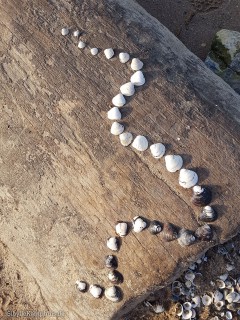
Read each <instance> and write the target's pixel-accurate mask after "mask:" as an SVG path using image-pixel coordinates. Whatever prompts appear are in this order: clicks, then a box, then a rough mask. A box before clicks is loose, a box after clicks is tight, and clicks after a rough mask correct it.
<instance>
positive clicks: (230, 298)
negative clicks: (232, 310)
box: [225, 291, 240, 303]
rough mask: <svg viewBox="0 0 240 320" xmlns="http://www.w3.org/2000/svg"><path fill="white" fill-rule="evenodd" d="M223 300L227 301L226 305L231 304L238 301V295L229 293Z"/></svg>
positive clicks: (239, 296)
mask: <svg viewBox="0 0 240 320" xmlns="http://www.w3.org/2000/svg"><path fill="white" fill-rule="evenodd" d="M225 299H226V300H227V302H228V303H232V302H238V300H239V299H240V294H239V293H237V292H235V291H233V292H230V293H229V294H228V295H227V296H226V297H225Z"/></svg>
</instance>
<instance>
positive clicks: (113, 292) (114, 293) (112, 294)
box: [105, 286, 122, 302]
mask: <svg viewBox="0 0 240 320" xmlns="http://www.w3.org/2000/svg"><path fill="white" fill-rule="evenodd" d="M105 297H106V298H107V299H108V300H110V301H112V302H119V301H120V300H121V299H122V291H121V289H120V288H119V287H116V286H112V287H109V288H107V289H105Z"/></svg>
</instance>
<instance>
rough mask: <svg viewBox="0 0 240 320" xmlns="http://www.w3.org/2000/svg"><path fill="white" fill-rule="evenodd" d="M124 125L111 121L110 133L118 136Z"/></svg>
mask: <svg viewBox="0 0 240 320" xmlns="http://www.w3.org/2000/svg"><path fill="white" fill-rule="evenodd" d="M123 131H124V126H123V125H122V124H121V123H118V122H116V121H115V122H113V124H112V126H111V134H113V135H115V136H118V135H119V134H121V133H123Z"/></svg>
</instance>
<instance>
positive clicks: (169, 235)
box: [162, 223, 178, 242]
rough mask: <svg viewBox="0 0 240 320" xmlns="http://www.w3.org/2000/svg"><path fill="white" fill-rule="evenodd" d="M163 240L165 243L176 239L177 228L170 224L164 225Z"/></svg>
mask: <svg viewBox="0 0 240 320" xmlns="http://www.w3.org/2000/svg"><path fill="white" fill-rule="evenodd" d="M162 236H163V239H164V240H165V241H167V242H169V241H173V240H175V239H177V238H178V231H177V228H176V227H175V226H174V225H173V224H171V223H164V225H163V231H162Z"/></svg>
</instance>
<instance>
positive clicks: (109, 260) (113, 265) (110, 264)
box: [105, 255, 118, 269]
mask: <svg viewBox="0 0 240 320" xmlns="http://www.w3.org/2000/svg"><path fill="white" fill-rule="evenodd" d="M105 266H106V267H107V268H110V269H117V267H118V261H117V257H116V256H113V255H108V256H106V257H105Z"/></svg>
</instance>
